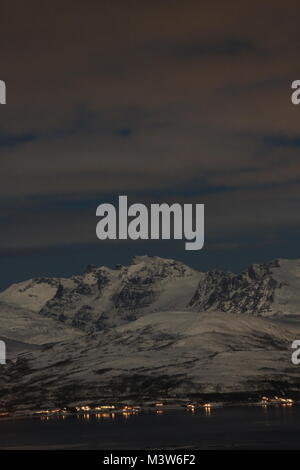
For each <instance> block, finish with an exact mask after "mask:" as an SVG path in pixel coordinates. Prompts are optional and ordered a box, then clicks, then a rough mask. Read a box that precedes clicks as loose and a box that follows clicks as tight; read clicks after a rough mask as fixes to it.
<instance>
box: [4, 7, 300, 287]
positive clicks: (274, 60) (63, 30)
mask: <svg viewBox="0 0 300 470" xmlns="http://www.w3.org/2000/svg"><path fill="white" fill-rule="evenodd" d="M299 13H300V6H299V2H294V1H288V2H276V1H266V2H262V1H251V2H241V1H226V2H225V1H216V2H211V1H209V2H208V1H207V2H206V1H199V0H198V1H189V0H185V1H182V0H181V1H175V0H172V1H169V0H165V1H161V0H160V1H155V0H151V1H150V0H149V1H148V0H143V1H141V0H140V1H130V0H120V1H118V0H109V1H103V0H99V1H93V0H88V1H74V0H73V1H67V0H60V1H42V0H39V1H30V0H27V1H26V2H20V1H16V0H10V1H6V0H2V1H1V6H0V44H1V46H0V48H1V55H0V57H1V73H0V79H2V80H5V82H6V85H7V105H1V106H0V122H1V127H0V152H1V175H0V194H1V202H0V208H1V212H0V220H1V240H0V255H1V271H0V273H1V274H0V287H1V288H4V287H5V286H7V285H9V284H10V283H12V282H16V281H19V280H23V279H27V278H30V277H35V276H40V275H45V276H52V275H58V276H64V275H70V274H74V273H80V272H82V271H83V269H84V267H85V266H86V265H87V264H88V263H92V264H97V265H102V264H106V265H109V266H114V264H116V263H122V264H125V263H128V262H129V261H130V258H131V257H132V256H133V255H135V254H149V255H151V256H152V255H158V256H164V257H168V258H176V259H179V260H182V261H184V262H186V263H187V264H189V265H191V266H193V267H197V268H198V269H200V270H202V269H203V270H206V269H208V268H220V269H230V270H233V271H238V270H240V269H243V268H245V267H246V266H247V265H248V264H250V263H253V262H265V261H269V260H272V259H274V258H280V257H289V258H297V257H299V258H300V248H299V235H300V210H299V209H300V191H299V180H300V165H299V149H300V106H299V107H298V106H294V105H293V104H292V103H291V99H290V96H291V92H292V90H291V83H292V81H293V80H295V79H300V55H299V51H300V33H299ZM120 194H127V195H128V197H129V200H130V201H131V202H145V203H147V204H149V203H151V202H159V201H160V202H172V201H177V202H180V203H186V202H192V203H204V204H205V208H206V219H205V222H206V229H205V247H204V249H203V250H201V251H198V252H186V251H185V250H184V242H183V241H176V242H172V241H170V242H168V241H163V242H162V241H157V242H153V241H144V242H118V241H117V242H100V241H99V240H98V239H97V238H96V234H95V227H96V222H97V219H96V216H95V212H96V207H97V206H98V205H99V204H100V203H102V202H114V203H116V202H117V198H118V195H120Z"/></svg>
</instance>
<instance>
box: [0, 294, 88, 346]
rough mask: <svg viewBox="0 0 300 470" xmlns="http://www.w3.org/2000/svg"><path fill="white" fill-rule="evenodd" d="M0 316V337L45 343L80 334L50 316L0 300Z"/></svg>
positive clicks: (75, 336)
mask: <svg viewBox="0 0 300 470" xmlns="http://www.w3.org/2000/svg"><path fill="white" fill-rule="evenodd" d="M0 318H1V322H0V339H5V338H9V339H10V340H13V341H20V342H24V343H29V344H45V343H51V342H55V341H63V340H65V339H72V338H77V337H78V336H80V335H81V334H82V333H81V332H80V331H79V330H76V329H75V328H70V327H67V326H65V325H64V324H62V323H58V322H57V321H55V320H53V319H51V318H43V317H41V315H40V314H39V313H37V312H33V311H30V310H27V309H23V308H21V307H18V306H16V305H11V304H7V303H5V302H0ZM8 352H10V350H9V351H8Z"/></svg>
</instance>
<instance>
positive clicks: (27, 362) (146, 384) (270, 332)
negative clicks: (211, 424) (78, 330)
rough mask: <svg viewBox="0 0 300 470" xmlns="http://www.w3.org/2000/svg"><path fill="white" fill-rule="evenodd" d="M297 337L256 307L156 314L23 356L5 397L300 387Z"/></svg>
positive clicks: (91, 397) (33, 403) (44, 399)
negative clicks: (294, 360)
mask: <svg viewBox="0 0 300 470" xmlns="http://www.w3.org/2000/svg"><path fill="white" fill-rule="evenodd" d="M293 339H294V334H293V333H292V332H291V331H289V330H288V329H286V328H283V327H282V326H280V325H278V324H276V322H274V321H272V320H265V319H262V318H257V317H253V316H252V315H248V314H245V315H235V314H230V313H228V314H226V315H225V314H224V313H217V312H210V313H201V314H200V315H199V314H198V313H196V312H167V313H166V312H159V313H154V314H148V315H145V316H143V317H141V318H139V319H138V320H136V321H133V322H130V323H128V324H126V325H122V326H119V327H115V328H111V329H110V330H108V331H102V332H98V333H94V334H90V335H87V336H84V337H83V336H81V337H79V338H78V339H76V340H72V341H65V342H61V343H58V344H56V345H55V344H53V345H48V346H44V347H43V348H42V349H41V350H38V351H32V352H30V353H26V354H23V355H21V356H19V358H18V361H17V362H16V363H15V364H10V365H7V366H6V368H5V371H3V374H5V380H4V375H2V383H1V401H2V404H4V405H5V406H6V407H13V408H14V409H20V408H23V409H24V408H27V409H28V408H35V409H36V408H43V407H49V406H62V405H68V406H74V405H75V404H78V403H81V404H82V403H89V402H97V401H101V400H103V399H104V398H106V397H107V398H109V399H111V398H113V397H118V398H122V397H123V398H124V397H129V396H132V397H133V396H135V397H139V398H141V397H149V398H151V397H152V398H156V397H159V396H166V395H172V396H174V395H185V396H188V395H191V394H200V393H225V392H228V393H233V392H254V391H260V392H262V391H266V390H267V391H272V390H273V391H277V392H278V390H284V389H285V390H287V389H289V390H295V389H296V390H299V385H300V379H299V372H298V370H299V369H298V368H297V367H295V366H293V365H292V364H291V360H290V354H291V350H290V344H291V341H292V340H293ZM0 382H1V376H0Z"/></svg>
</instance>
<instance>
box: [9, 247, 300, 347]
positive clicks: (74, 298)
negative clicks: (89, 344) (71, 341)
mask: <svg viewBox="0 0 300 470" xmlns="http://www.w3.org/2000/svg"><path fill="white" fill-rule="evenodd" d="M13 309H17V311H18V314H16V313H15V314H10V313H9V312H10V311H11V310H13ZM20 309H21V310H20ZM172 310H177V311H179V310H181V311H196V312H203V311H223V312H235V313H251V314H253V315H261V316H278V317H283V316H288V315H296V316H297V315H298V316H299V318H300V260H281V259H280V260H276V261H274V262H271V263H267V264H261V265H252V266H250V267H249V268H248V269H247V270H246V271H244V272H242V273H241V274H233V273H230V272H223V271H215V270H212V271H208V272H206V273H205V272H200V271H196V270H194V269H191V268H189V267H188V266H186V265H185V264H183V263H181V262H178V261H174V260H168V259H162V258H158V257H153V258H151V257H148V256H139V257H136V258H134V259H133V261H132V263H131V264H130V265H129V266H117V267H116V269H110V268H107V267H103V266H102V267H93V266H89V267H88V268H87V270H86V272H85V273H84V274H83V275H81V276H80V275H78V276H72V277H70V278H37V279H31V280H29V281H24V282H21V283H18V284H14V285H12V286H10V287H9V288H8V289H6V290H5V291H4V292H2V293H0V315H1V317H3V316H5V315H6V316H8V317H9V318H11V319H12V324H14V317H15V316H16V318H17V319H18V322H20V325H21V323H22V321H21V318H22V315H25V317H30V318H31V319H32V321H33V322H37V329H38V330H39V328H40V327H39V324H40V323H39V322H40V321H42V320H40V317H42V316H43V317H46V318H47V319H48V320H49V321H48V324H49V327H48V326H45V328H46V329H47V330H49V332H50V331H51V330H52V329H53V328H52V326H54V324H56V325H57V327H56V328H57V331H58V333H57V335H59V330H61V331H64V333H63V334H66V335H67V336H68V337H70V335H71V336H72V334H73V333H74V328H75V329H78V330H83V331H85V332H92V331H99V330H102V329H107V328H110V327H114V326H119V325H122V324H125V323H128V322H130V321H134V320H136V319H137V318H140V317H141V316H143V315H146V314H148V313H154V312H166V311H172ZM21 312H22V313H21ZM5 318H6V317H5ZM9 318H8V319H7V321H6V324H5V325H3V323H2V326H0V335H1V334H2V335H4V336H9V335H8V330H9V328H10V326H9V325H10V321H9ZM50 319H52V320H53V321H55V323H53V321H52V323H51V322H50ZM26 321H28V318H27V320H26ZM32 325H33V323H32V322H31V326H32ZM43 325H46V320H45V323H43ZM66 326H67V327H68V328H71V329H72V330H68V331H67V330H66V331H65V330H64V327H66ZM26 329H27V330H28V331H29V330H30V331H31V328H30V329H29V328H27V323H26ZM12 331H13V334H15V330H12ZM34 331H35V330H34V328H33V332H34ZM30 334H31V333H30ZM46 334H47V333H46ZM52 334H54V332H51V334H50V336H51V335H52ZM25 336H26V335H25ZM25 336H24V335H21V337H18V338H17V339H19V340H21V341H24V340H25V339H26V338H25ZM32 336H34V337H35V336H36V333H33V334H31V338H30V341H31V340H32ZM54 339H55V338H54ZM57 339H59V338H57ZM50 340H52V339H50V337H49V341H50ZM34 341H35V342H37V343H40V342H41V341H40V340H39V339H37V340H36V339H34Z"/></svg>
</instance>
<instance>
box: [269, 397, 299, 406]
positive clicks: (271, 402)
mask: <svg viewBox="0 0 300 470" xmlns="http://www.w3.org/2000/svg"><path fill="white" fill-rule="evenodd" d="M261 403H262V405H264V406H267V405H274V404H275V405H276V404H278V405H283V406H292V405H293V404H294V400H292V399H291V398H284V397H276V396H275V397H273V398H268V397H262V398H261Z"/></svg>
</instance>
